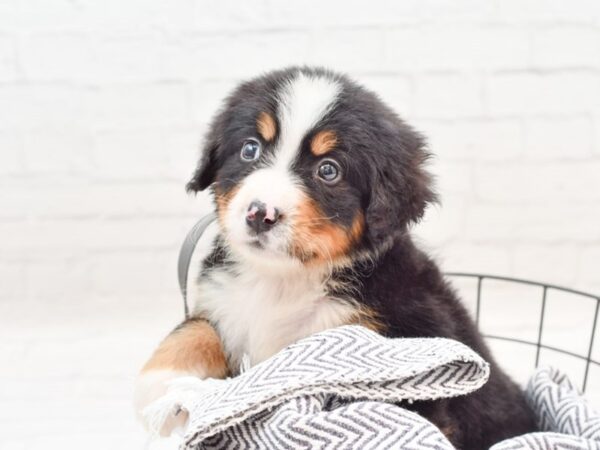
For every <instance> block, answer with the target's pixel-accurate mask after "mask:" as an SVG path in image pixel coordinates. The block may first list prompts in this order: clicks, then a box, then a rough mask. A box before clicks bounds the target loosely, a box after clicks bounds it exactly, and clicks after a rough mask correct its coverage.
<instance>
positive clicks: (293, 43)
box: [163, 30, 314, 80]
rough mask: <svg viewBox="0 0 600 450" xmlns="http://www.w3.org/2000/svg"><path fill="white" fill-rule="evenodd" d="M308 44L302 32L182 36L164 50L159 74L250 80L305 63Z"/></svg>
mask: <svg viewBox="0 0 600 450" xmlns="http://www.w3.org/2000/svg"><path fill="white" fill-rule="evenodd" d="M309 42H310V40H309V34H308V33H307V32H305V31H278V30H265V31H264V32H261V33H248V32H243V31H240V32H237V33H229V34H218V35H217V34H215V35H210V34H209V35H207V34H198V35H196V34H194V35H186V36H185V39H182V40H181V42H175V43H174V44H172V45H170V46H168V50H167V53H166V54H165V59H164V61H163V66H164V69H163V70H164V72H165V73H166V74H169V75H171V76H174V75H176V74H178V75H179V77H182V76H183V77H186V78H187V79H195V80H204V79H207V78H208V79H215V78H217V79H225V80H227V79H229V80H231V79H239V78H247V77H254V76H256V75H257V74H259V73H262V72H265V71H267V70H270V69H278V68H281V67H283V66H287V65H294V64H296V65H297V64H301V63H303V62H305V61H306V60H307V59H308V58H309V55H310V51H309V48H310V45H309ZM312 50H313V51H314V49H312Z"/></svg>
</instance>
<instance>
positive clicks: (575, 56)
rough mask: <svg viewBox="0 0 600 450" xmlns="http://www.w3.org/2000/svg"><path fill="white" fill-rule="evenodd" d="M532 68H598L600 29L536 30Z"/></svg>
mask: <svg viewBox="0 0 600 450" xmlns="http://www.w3.org/2000/svg"><path fill="white" fill-rule="evenodd" d="M532 42H533V43H532V54H533V65H534V66H536V67H542V68H552V69H563V70H564V69H565V68H566V67H576V68H592V69H594V68H599V67H600V57H599V56H598V55H600V30H598V29H597V28H592V27H576V26H570V27H551V28H542V29H539V30H535V31H534V33H533V41H532Z"/></svg>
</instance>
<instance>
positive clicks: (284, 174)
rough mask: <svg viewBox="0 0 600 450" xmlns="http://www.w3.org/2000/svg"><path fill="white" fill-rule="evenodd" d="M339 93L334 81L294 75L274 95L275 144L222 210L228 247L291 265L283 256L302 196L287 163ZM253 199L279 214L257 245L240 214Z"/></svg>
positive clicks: (252, 257)
mask: <svg viewBox="0 0 600 450" xmlns="http://www.w3.org/2000/svg"><path fill="white" fill-rule="evenodd" d="M339 92H340V85H339V84H338V83H337V82H335V81H334V80H331V79H329V78H326V77H319V76H309V75H305V74H302V73H300V74H298V75H297V76H296V77H295V78H293V79H291V80H289V81H288V82H287V83H286V84H285V85H284V86H283V87H282V89H281V91H280V92H279V93H278V97H277V98H278V111H277V116H278V119H279V124H280V130H279V138H278V140H277V147H276V148H275V149H274V152H273V154H272V156H270V158H269V159H268V160H267V161H266V166H265V167H262V168H260V169H257V170H255V171H254V172H252V173H251V174H250V175H249V176H248V177H246V178H245V179H244V180H243V181H242V183H241V184H240V186H239V190H238V191H237V193H236V194H235V196H234V197H233V198H232V200H231V202H230V203H229V206H228V210H227V212H226V214H225V221H224V224H225V233H226V236H227V238H228V241H229V243H230V244H231V246H232V249H233V250H234V251H236V252H237V253H239V254H241V255H242V256H244V257H246V258H247V259H250V260H253V261H255V262H257V263H261V262H264V260H265V256H269V257H271V258H273V259H272V260H271V262H273V261H274V262H276V263H278V264H292V265H296V264H297V263H296V262H294V261H291V260H290V258H289V256H288V247H289V244H290V239H291V233H292V229H291V222H292V220H293V217H294V215H295V214H296V211H297V208H298V204H299V202H300V201H301V200H302V198H303V191H302V185H301V182H300V180H299V179H298V178H297V177H296V176H295V175H294V174H293V173H292V171H291V166H292V164H293V162H294V161H295V160H296V159H297V157H298V154H299V152H300V149H301V144H302V140H303V139H304V138H305V136H306V135H307V133H308V132H309V131H310V130H311V129H312V128H313V127H314V126H315V125H316V124H317V123H318V122H319V121H320V120H321V119H322V118H323V117H324V116H325V115H326V114H327V112H328V111H329V110H330V109H331V107H332V106H333V104H334V103H335V101H336V99H337V97H338V95H339ZM254 200H257V201H260V202H263V203H265V204H266V205H267V207H268V208H277V209H278V210H279V211H280V213H281V214H282V220H280V221H279V222H278V223H277V224H276V225H275V226H274V227H273V229H272V230H270V231H268V232H266V233H263V234H261V235H260V236H259V237H258V240H259V242H260V244H261V246H262V248H256V247H253V246H252V242H253V241H256V237H254V236H252V235H250V234H249V233H248V228H247V225H246V212H247V210H248V206H249V205H250V203H251V202H252V201H254Z"/></svg>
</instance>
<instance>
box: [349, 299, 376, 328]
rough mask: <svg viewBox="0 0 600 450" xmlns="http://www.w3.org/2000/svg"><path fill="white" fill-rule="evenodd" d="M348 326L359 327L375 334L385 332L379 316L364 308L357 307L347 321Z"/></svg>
mask: <svg viewBox="0 0 600 450" xmlns="http://www.w3.org/2000/svg"><path fill="white" fill-rule="evenodd" d="M347 324H348V325H361V326H363V327H365V328H368V329H370V330H372V331H375V332H377V333H379V332H382V331H384V330H385V326H384V324H383V321H382V320H381V317H380V316H379V314H378V313H377V312H376V311H374V310H373V309H371V308H369V307H366V306H362V305H361V306H359V307H357V309H356V312H355V313H354V314H352V316H351V317H350V319H349V320H348V323H347Z"/></svg>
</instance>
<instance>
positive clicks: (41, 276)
mask: <svg viewBox="0 0 600 450" xmlns="http://www.w3.org/2000/svg"><path fill="white" fill-rule="evenodd" d="M91 275H92V273H91V271H90V265H89V263H86V262H85V261H83V260H82V259H80V258H73V259H67V260H60V259H56V260H50V261H35V262H29V263H28V264H27V280H28V281H29V282H28V284H27V288H28V289H27V298H29V299H33V300H37V301H39V299H44V300H45V301H48V302H50V301H55V300H57V299H59V300H62V299H65V298H70V297H71V295H72V293H73V292H80V293H85V292H90V286H91Z"/></svg>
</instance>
